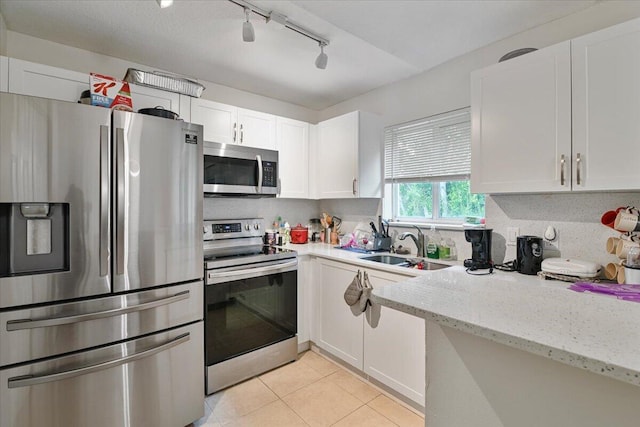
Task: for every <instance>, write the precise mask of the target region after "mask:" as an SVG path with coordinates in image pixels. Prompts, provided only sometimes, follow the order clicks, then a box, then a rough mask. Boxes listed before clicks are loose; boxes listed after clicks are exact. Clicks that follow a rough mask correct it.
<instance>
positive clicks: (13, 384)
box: [8, 332, 191, 388]
mask: <svg viewBox="0 0 640 427" xmlns="http://www.w3.org/2000/svg"><path fill="white" fill-rule="evenodd" d="M190 339H191V338H190V336H189V333H188V332H187V333H186V334H182V335H178V336H177V337H175V338H173V339H172V340H169V341H167V342H165V343H164V344H160V345H158V346H155V347H152V348H150V349H148V350H144V351H141V352H139V353H134V354H131V355H129V356H125V357H122V358H120V359H115V360H109V361H108V362H102V363H98V364H96V365H88V366H81V367H78V368H73V369H69V370H66V371H62V372H56V373H55V374H48V375H39V376H34V375H24V376H19V377H14V378H9V380H8V386H9V388H18V387H31V386H34V385H37V384H44V383H48V382H52V381H61V380H66V379H68V378H74V377H79V376H80V375H87V374H90V373H92V372H98V371H102V370H105V369H109V368H114V367H116V366H120V365H124V364H126V363H130V362H133V361H136V360H140V359H144V358H147V357H150V356H153V355H154V354H158V353H161V352H163V351H165V350H168V349H170V348H172V347H175V346H177V345H180V344H182V343H185V342H187V341H189V340H190Z"/></svg>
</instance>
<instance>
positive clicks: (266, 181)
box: [262, 161, 278, 187]
mask: <svg viewBox="0 0 640 427" xmlns="http://www.w3.org/2000/svg"><path fill="white" fill-rule="evenodd" d="M276 171H277V168H276V163H275V162H264V161H263V162H262V186H263V187H277V186H278V174H277V173H276Z"/></svg>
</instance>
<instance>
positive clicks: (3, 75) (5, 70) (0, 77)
mask: <svg viewBox="0 0 640 427" xmlns="http://www.w3.org/2000/svg"><path fill="white" fill-rule="evenodd" d="M0 92H9V58H7V57H6V56H0Z"/></svg>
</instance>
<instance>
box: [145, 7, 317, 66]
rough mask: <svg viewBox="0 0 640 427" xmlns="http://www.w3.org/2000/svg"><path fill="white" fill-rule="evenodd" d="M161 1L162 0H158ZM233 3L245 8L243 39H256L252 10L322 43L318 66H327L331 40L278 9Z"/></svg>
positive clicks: (274, 22)
mask: <svg viewBox="0 0 640 427" xmlns="http://www.w3.org/2000/svg"><path fill="white" fill-rule="evenodd" d="M156 1H158V2H159V1H160V0H156ZM228 1H230V2H231V3H233V4H235V5H238V6H240V7H242V8H243V9H244V13H245V15H246V18H247V19H246V21H245V22H244V23H243V24H242V40H244V41H246V42H252V41H254V40H255V39H256V35H255V32H254V30H253V25H252V24H251V22H249V15H250V14H251V12H253V13H255V14H256V15H258V16H261V17H263V18H264V19H265V20H266V21H267V23H272V24H273V25H274V26H277V27H279V28H288V29H290V30H291V31H293V32H295V33H298V34H300V35H303V36H305V37H307V38H310V39H311V40H315V41H316V42H317V43H318V44H319V45H320V55H318V57H317V58H316V67H318V68H319V69H321V70H324V69H325V68H327V59H328V58H327V54H326V53H324V48H325V47H327V46H329V40H327V39H325V38H324V37H321V36H319V35H317V34H315V33H313V32H311V31H309V30H307V29H306V28H304V27H301V26H300V25H298V24H296V23H294V22H291V21H289V19H288V18H287V17H286V16H285V15H283V14H281V13H278V12H276V11H273V10H272V11H266V10H264V9H261V8H259V7H257V6H254V5H252V4H251V3H249V2H247V1H245V0H228Z"/></svg>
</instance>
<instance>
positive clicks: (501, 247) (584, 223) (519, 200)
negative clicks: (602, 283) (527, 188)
mask: <svg viewBox="0 0 640 427" xmlns="http://www.w3.org/2000/svg"><path fill="white" fill-rule="evenodd" d="M627 205H632V206H640V193H639V192H626V193H611V192H609V193H605V192H603V193H568V194H515V195H491V196H487V198H486V205H485V213H486V217H487V227H490V228H492V229H493V245H492V255H493V259H494V261H495V262H503V261H504V260H506V261H510V260H512V259H514V258H515V257H516V253H515V246H506V236H507V227H518V228H519V229H520V234H521V235H525V234H528V235H536V236H542V235H543V233H544V231H545V229H546V228H547V226H550V225H551V226H553V227H555V228H556V230H557V231H558V242H559V250H560V254H554V256H562V257H563V258H579V259H583V260H588V261H594V262H597V263H599V264H602V265H605V264H606V263H609V262H616V261H617V258H616V256H615V255H611V254H608V253H607V251H606V249H605V243H606V241H607V238H608V237H611V236H615V235H617V234H619V233H617V232H616V231H614V230H612V229H610V228H607V227H605V226H604V225H602V224H600V217H601V216H602V214H603V213H604V212H606V211H608V210H613V209H615V208H617V207H619V206H627Z"/></svg>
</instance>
